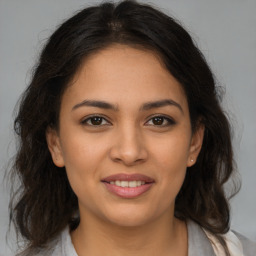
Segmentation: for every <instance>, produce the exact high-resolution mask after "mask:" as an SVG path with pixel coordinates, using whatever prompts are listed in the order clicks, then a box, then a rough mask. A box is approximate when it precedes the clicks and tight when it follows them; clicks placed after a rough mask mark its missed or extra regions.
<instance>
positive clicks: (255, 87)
mask: <svg viewBox="0 0 256 256" xmlns="http://www.w3.org/2000/svg"><path fill="white" fill-rule="evenodd" d="M96 2H99V1H82V0H72V1H71V0H54V1H52V0H37V1H35V0H22V1H21V0H0V142H1V143H0V168H1V169H0V182H1V181H2V180H3V175H4V170H5V169H6V166H7V164H8V159H10V157H12V156H13V154H14V152H15V151H14V149H15V140H14V135H13V132H12V123H13V110H14V106H15V104H16V102H17V100H18V98H19V96H20V94H21V92H22V91H23V90H24V89H25V87H26V85H27V84H28V83H29V80H30V74H31V69H32V67H33V64H34V63H35V60H36V59H37V57H38V53H39V51H40V49H41V47H42V46H43V44H44V43H45V41H46V39H47V37H48V36H49V35H50V34H51V33H52V32H53V31H54V29H55V27H56V26H57V25H58V24H59V23H60V22H62V21H63V20H64V19H65V18H67V17H69V16H70V15H71V14H73V13H74V11H76V10H78V9H81V8H83V7H84V6H87V4H88V3H89V4H93V3H96ZM143 2H149V1H143ZM150 2H151V3H153V4H155V5H157V6H159V7H160V8H161V9H162V10H164V11H165V12H167V13H168V14H170V15H173V16H174V17H176V18H178V19H179V20H180V21H181V22H182V23H183V24H184V25H185V27H186V28H187V29H188V30H189V31H190V33H191V34H192V36H193V38H194V39H195V41H196V42H197V44H198V45H199V47H200V48H201V50H202V51H203V53H204V54H205V56H206V58H207V60H208V62H209V63H210V65H211V67H212V69H213V71H214V73H215V74H216V77H217V79H218V82H219V83H220V84H221V85H223V86H224V87H225V88H226V95H225V100H224V103H223V104H224V107H225V109H226V110H227V111H228V112H229V113H231V117H232V120H233V125H234V127H235V129H234V130H235V136H234V145H235V153H236V160H237V163H238V169H239V172H240V174H241V177H242V189H241V191H240V193H239V194H238V195H237V196H236V197H235V198H234V199H232V200H231V206H232V228H234V229H235V230H237V231H239V232H241V233H243V234H244V235H246V236H248V237H249V238H251V239H253V240H256V221H255V217H256V188H255V187H256V170H255V163H254V160H255V157H256V136H255V133H256V100H255V97H256V0H215V1H212V0H173V1H172V0H171V1H167V0H166V1H164V0H162V1H150ZM7 208H8V189H7V188H6V186H4V183H3V182H2V183H1V185H0V254H3V255H5V256H7V255H9V251H10V250H9V249H8V247H7V246H6V241H5V233H6V231H7V228H8V209H7ZM12 237H13V235H12ZM10 246H12V247H15V243H10Z"/></svg>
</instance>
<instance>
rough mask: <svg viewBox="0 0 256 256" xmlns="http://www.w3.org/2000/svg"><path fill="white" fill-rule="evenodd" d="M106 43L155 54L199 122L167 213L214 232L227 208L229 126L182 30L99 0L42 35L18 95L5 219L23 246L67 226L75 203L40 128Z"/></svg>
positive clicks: (150, 12)
mask: <svg viewBox="0 0 256 256" xmlns="http://www.w3.org/2000/svg"><path fill="white" fill-rule="evenodd" d="M113 43H119V44H124V45H129V46H131V47H137V48H141V49H147V50H148V49H149V50H151V51H153V52H155V53H157V54H158V55H159V56H160V58H161V59H162V61H163V63H164V64H165V66H166V68H167V69H168V70H169V72H170V73H171V74H172V75H173V76H174V77H175V78H176V79H177V80H178V81H179V82H180V84H181V85H182V87H183V89H184V91H185V93H186V97H187V101H188V105H189V111H190V119H191V124H192V130H193V131H195V130H196V128H197V124H198V123H199V122H201V123H203V124H204V126H205V136H204V141H203V146H202V149H201V152H200V154H199V157H198V159H197V162H196V164H195V165H194V166H192V167H190V168H188V170H187V174H186V177H185V181H184V184H183V186H182V188H181V190H180V192H179V194H178V196H177V198H176V202H175V216H176V217H177V218H179V219H182V220H188V219H191V220H193V221H195V222H196V223H198V224H199V225H200V226H201V227H203V228H205V229H206V230H208V231H210V232H211V233H213V234H215V235H216V236H217V238H218V239H219V241H220V242H221V243H222V245H223V246H224V248H225V250H226V254H227V255H229V252H228V250H227V246H226V244H225V241H224V239H223V238H222V237H221V235H222V234H224V233H226V232H227V231H228V230H229V221H230V210H229V204H228V200H227V197H226V195H225V192H224V187H223V186H224V184H225V183H226V182H227V181H228V180H229V178H230V176H231V174H232V173H233V172H234V162H233V152H232V145H231V129H230V124H229V121H228V119H227V116H226V115H225V113H224V111H223V110H222V108H221V106H220V94H219V92H218V86H216V83H215V79H214V77H213V74H212V72H211V70H210V68H209V66H208V65H207V63H206V61H205V59H204V57H203V55H202V54H201V52H200V50H199V49H198V48H197V47H196V45H195V43H194V42H193V40H192V39H191V37H190V35H189V34H188V32H187V31H186V30H185V29H184V28H183V27H182V26H181V25H180V24H179V22H177V21H175V20H174V19H173V18H171V17H169V16H167V15H165V14H164V13H162V12H161V11H159V10H157V9H155V8H153V7H151V6H149V5H145V4H139V3H137V2H135V1H122V2H120V3H118V4H113V3H109V2H105V3H103V4H100V5H98V6H94V7H89V8H85V9H83V10H82V11H80V12H78V13H77V14H75V15H74V16H73V17H71V18H70V19H68V20H67V21H65V22H64V23H63V24H62V25H61V26H60V27H59V28H58V29H57V30H56V31H55V32H54V33H53V34H52V36H51V37H50V38H49V40H48V42H47V43H46V45H45V47H44V49H43V50H42V53H41V55H40V58H39V61H38V63H37V65H36V67H35V70H34V73H33V76H32V80H31V82H30V84H29V86H28V88H27V89H26V91H25V92H24V94H23V96H22V99H21V102H20V105H19V110H18V113H17V116H16V119H15V132H16V134H17V135H18V138H19V148H18V151H17V155H16V158H15V162H14V165H13V168H12V172H11V173H12V175H13V176H16V177H18V179H19V182H20V186H19V188H18V189H17V190H16V191H15V192H14V193H13V195H12V200H11V203H10V221H11V222H13V223H14V226H15V228H16V231H17V233H18V234H20V235H21V237H22V238H23V239H24V240H25V241H26V249H27V250H26V251H29V250H30V251H31V250H32V249H35V248H41V247H43V246H45V245H46V244H47V243H49V242H50V241H52V240H53V239H54V238H55V237H56V236H58V234H59V233H60V232H61V231H62V230H63V229H64V228H65V227H66V226H67V225H70V227H71V228H72V229H75V228H76V227H77V225H78V224H79V218H74V214H75V213H76V212H77V210H78V200H77V197H76V195H75V194H74V192H73V191H72V189H71V187H70V185H69V181H68V178H67V175H66V172H65V168H58V167H56V166H55V165H54V164H53V161H52V159H51V155H50V152H49V150H48V147H47V142H46V136H45V133H46V129H47V127H52V128H56V129H58V125H59V111H60V103H61V99H62V95H63V92H64V91H65V89H66V88H67V86H68V84H69V82H70V81H71V79H72V78H73V76H74V74H75V73H76V71H77V70H78V68H79V66H80V65H81V63H82V62H83V61H84V59H85V58H87V57H88V56H90V55H91V54H92V53H95V52H97V51H99V50H101V49H103V48H106V47H108V46H110V45H111V44H113Z"/></svg>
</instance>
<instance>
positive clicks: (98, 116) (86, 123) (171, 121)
mask: <svg viewBox="0 0 256 256" xmlns="http://www.w3.org/2000/svg"><path fill="white" fill-rule="evenodd" d="M93 118H101V120H105V121H106V122H107V124H99V125H93V124H92V119H93ZM154 118H163V122H167V124H164V125H154V124H152V125H151V124H150V125H148V124H147V123H148V122H149V121H151V120H153V119H154ZM88 121H90V122H91V124H88ZM81 124H82V125H86V126H95V127H102V126H105V125H109V124H111V123H110V122H109V121H108V120H107V119H106V118H105V117H103V116H101V115H93V116H90V117H87V118H86V119H84V120H82V121H81ZM146 124H147V126H156V127H167V126H172V125H175V124H176V122H175V121H174V120H173V119H172V118H170V117H166V116H164V115H156V116H152V117H151V118H150V119H149V120H148V121H147V122H146Z"/></svg>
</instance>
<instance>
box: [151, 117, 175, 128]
mask: <svg viewBox="0 0 256 256" xmlns="http://www.w3.org/2000/svg"><path fill="white" fill-rule="evenodd" d="M174 124H175V122H174V120H172V119H171V118H168V117H165V116H154V117H152V118H151V119H149V120H148V121H147V123H146V125H153V126H169V125H174Z"/></svg>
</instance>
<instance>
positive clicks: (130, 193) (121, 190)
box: [101, 173, 155, 198]
mask: <svg viewBox="0 0 256 256" xmlns="http://www.w3.org/2000/svg"><path fill="white" fill-rule="evenodd" d="M117 180H120V181H134V180H137V181H138V180H140V181H144V182H145V184H144V185H141V186H138V187H133V188H129V187H120V186H116V185H115V184H110V182H111V181H117ZM101 182H102V183H103V184H104V185H105V188H106V189H107V190H108V191H109V192H110V193H112V194H114V195H116V196H118V197H121V198H136V197H139V196H140V195H142V194H144V193H145V192H147V191H148V190H150V189H151V187H152V186H153V184H154V183H155V180H154V179H152V178H150V177H148V176H146V175H143V174H138V173H135V174H125V173H119V174H114V175H111V176H108V177H106V178H104V179H102V180H101Z"/></svg>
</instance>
